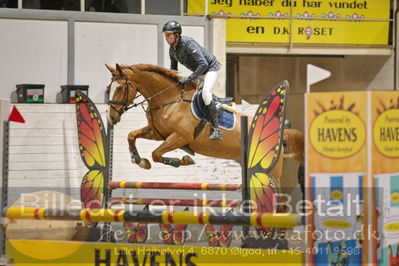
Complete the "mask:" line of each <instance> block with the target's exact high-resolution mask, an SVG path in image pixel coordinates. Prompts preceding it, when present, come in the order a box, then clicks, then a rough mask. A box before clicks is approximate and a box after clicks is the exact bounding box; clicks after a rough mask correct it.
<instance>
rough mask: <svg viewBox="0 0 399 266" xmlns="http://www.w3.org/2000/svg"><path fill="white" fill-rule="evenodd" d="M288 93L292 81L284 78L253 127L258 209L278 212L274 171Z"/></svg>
mask: <svg viewBox="0 0 399 266" xmlns="http://www.w3.org/2000/svg"><path fill="white" fill-rule="evenodd" d="M287 93H288V82H287V81H283V82H281V83H280V84H279V85H278V86H277V87H276V88H275V89H274V90H273V91H272V93H271V94H270V95H268V96H266V97H265V99H264V100H263V101H262V103H261V104H260V105H259V107H258V110H257V111H256V114H255V117H254V119H253V121H252V124H251V127H250V133H249V136H251V137H250V138H251V139H250V142H249V152H248V176H249V177H250V182H249V183H250V199H251V201H252V202H253V204H254V205H253V206H252V211H254V212H276V211H277V199H276V197H277V195H276V194H278V193H279V188H278V186H277V184H276V181H275V179H274V178H273V176H271V175H270V171H271V170H272V169H273V167H274V166H275V165H276V163H277V161H278V159H279V155H280V151H281V144H282V138H283V130H282V128H283V125H284V118H285V117H284V110H285V105H286V100H287V99H286V98H287ZM259 231H260V233H261V235H263V236H265V237H267V236H270V234H272V232H270V228H265V227H263V228H262V229H261V230H258V232H259Z"/></svg>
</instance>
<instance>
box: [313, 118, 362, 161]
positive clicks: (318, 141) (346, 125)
mask: <svg viewBox="0 0 399 266" xmlns="http://www.w3.org/2000/svg"><path fill="white" fill-rule="evenodd" d="M309 133H310V135H309V136H310V142H311V144H312V146H313V147H314V149H315V150H316V151H317V152H319V153H320V154H322V155H324V156H327V157H331V158H345V157H349V156H351V155H353V154H355V153H357V152H358V151H359V150H360V149H361V148H362V147H363V145H364V143H365V141H366V127H365V125H364V123H363V121H362V120H361V119H360V118H359V117H358V116H357V115H356V114H355V113H352V112H350V111H347V110H329V111H325V112H323V113H321V114H319V115H318V116H317V117H316V118H315V119H314V120H313V122H312V124H311V126H310V132H309Z"/></svg>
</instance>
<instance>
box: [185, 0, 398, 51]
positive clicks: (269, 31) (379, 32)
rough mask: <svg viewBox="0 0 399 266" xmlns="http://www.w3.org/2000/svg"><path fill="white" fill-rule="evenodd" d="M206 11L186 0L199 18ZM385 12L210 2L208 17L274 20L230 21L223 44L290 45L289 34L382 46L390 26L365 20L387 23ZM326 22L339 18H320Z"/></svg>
mask: <svg viewBox="0 0 399 266" xmlns="http://www.w3.org/2000/svg"><path fill="white" fill-rule="evenodd" d="M204 10H205V9H204V2H203V1H194V0H189V1H188V13H189V14H203V13H204ZM389 13H390V1H389V0H363V1H359V0H349V1H347V0H346V1H342V0H318V1H317V0H316V1H312V0H209V1H208V14H211V15H234V16H269V17H275V19H274V18H259V19H258V18H256V19H255V18H251V19H249V18H229V19H228V20H227V23H226V27H227V29H226V32H227V33H226V34H227V36H226V39H227V42H261V43H288V42H289V41H290V35H292V41H293V43H309V44H311V43H322V44H368V45H385V44H388V34H389V22H387V21H364V20H368V19H373V20H374V19H376V20H381V19H389ZM290 17H292V18H293V21H292V24H291V23H290ZM307 18H309V19H307ZM330 18H331V19H341V20H338V21H337V20H336V21H333V20H320V19H330ZM312 19H313V20H312ZM315 19H317V20H315ZM342 19H354V20H353V21H343V20H342Z"/></svg>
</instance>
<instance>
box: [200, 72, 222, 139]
mask: <svg viewBox="0 0 399 266" xmlns="http://www.w3.org/2000/svg"><path fill="white" fill-rule="evenodd" d="M217 78H218V72H217V71H209V72H208V73H206V75H205V79H204V88H203V89H202V99H203V100H204V103H205V105H206V106H207V109H208V110H209V114H210V116H211V123H212V134H211V135H210V136H209V138H210V139H211V140H219V139H222V132H221V131H220V129H219V118H218V108H217V106H216V102H215V101H213V100H212V92H213V88H214V87H215V85H216V81H217Z"/></svg>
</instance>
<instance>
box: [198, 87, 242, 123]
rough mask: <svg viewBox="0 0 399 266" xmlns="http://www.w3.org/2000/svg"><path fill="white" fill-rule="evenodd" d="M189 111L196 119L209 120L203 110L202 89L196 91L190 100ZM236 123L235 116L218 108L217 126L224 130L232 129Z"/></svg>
mask: <svg viewBox="0 0 399 266" xmlns="http://www.w3.org/2000/svg"><path fill="white" fill-rule="evenodd" d="M214 99H215V97H214ZM191 112H192V113H193V115H194V116H195V118H197V119H198V120H205V121H207V122H210V119H209V117H208V113H207V112H206V111H205V103H204V101H203V100H202V90H200V91H197V92H196V93H195V94H194V96H193V99H192V102H191ZM235 124H236V116H235V114H234V113H232V112H228V111H226V110H224V109H222V108H220V109H219V127H220V128H223V129H226V130H233V128H234V127H235Z"/></svg>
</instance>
